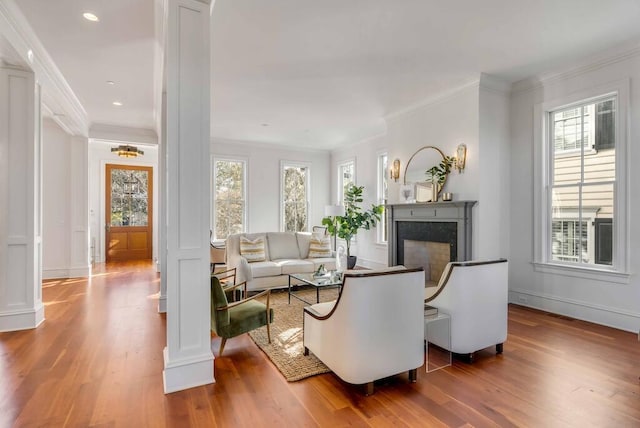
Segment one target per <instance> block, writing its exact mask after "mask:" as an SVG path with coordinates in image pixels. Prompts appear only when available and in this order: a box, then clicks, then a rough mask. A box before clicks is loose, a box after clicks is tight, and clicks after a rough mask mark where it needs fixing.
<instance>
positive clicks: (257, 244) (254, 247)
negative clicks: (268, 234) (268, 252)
mask: <svg viewBox="0 0 640 428" xmlns="http://www.w3.org/2000/svg"><path fill="white" fill-rule="evenodd" d="M240 255H241V256H242V257H244V258H245V259H247V261H248V262H249V263H252V262H263V261H265V259H266V257H265V252H264V237H260V238H256V239H254V240H253V241H252V240H251V239H249V238H246V237H244V236H241V237H240Z"/></svg>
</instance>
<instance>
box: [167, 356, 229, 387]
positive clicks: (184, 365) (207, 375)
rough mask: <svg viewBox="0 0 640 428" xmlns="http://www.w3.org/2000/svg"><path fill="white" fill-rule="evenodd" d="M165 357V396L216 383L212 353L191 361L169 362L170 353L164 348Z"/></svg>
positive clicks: (190, 359)
mask: <svg viewBox="0 0 640 428" xmlns="http://www.w3.org/2000/svg"><path fill="white" fill-rule="evenodd" d="M163 356H164V371H163V372H162V380H163V382H164V393H165V394H170V393H172V392H177V391H182V390H185V389H189V388H195V387H197V386H202V385H208V384H210V383H215V381H216V380H215V379H214V377H213V361H214V358H213V353H211V352H208V353H205V354H204V355H201V356H197V357H193V358H189V359H183V360H179V361H169V353H168V351H167V348H164V351H163Z"/></svg>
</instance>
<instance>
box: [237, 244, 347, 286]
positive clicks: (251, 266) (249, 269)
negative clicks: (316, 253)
mask: <svg viewBox="0 0 640 428" xmlns="http://www.w3.org/2000/svg"><path fill="white" fill-rule="evenodd" d="M242 236H244V237H246V238H247V239H250V240H255V239H257V238H259V237H264V238H265V256H266V260H265V261H260V262H251V263H250V262H248V261H247V259H245V258H244V257H243V256H242V254H240V238H241V237H242ZM311 236H312V234H311V233H307V232H295V233H294V232H265V233H238V234H234V235H230V236H229V237H228V238H227V241H226V264H227V268H237V275H238V281H247V290H249V291H252V290H264V289H270V288H282V287H287V285H288V280H289V275H288V274H290V273H310V272H314V271H316V270H317V269H318V267H320V265H324V266H325V268H326V269H327V270H333V269H335V268H336V259H335V256H334V253H333V252H332V256H331V257H326V258H325V257H322V258H309V244H310V242H311Z"/></svg>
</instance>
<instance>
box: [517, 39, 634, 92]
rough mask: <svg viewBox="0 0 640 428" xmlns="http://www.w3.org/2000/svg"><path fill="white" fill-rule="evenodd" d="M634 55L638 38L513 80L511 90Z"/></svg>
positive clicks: (533, 86) (538, 85)
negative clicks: (577, 60)
mask: <svg viewBox="0 0 640 428" xmlns="http://www.w3.org/2000/svg"><path fill="white" fill-rule="evenodd" d="M636 56H640V41H638V40H634V41H632V42H628V43H624V44H622V45H618V46H617V47H615V48H611V49H607V50H606V51H603V52H600V53H598V54H595V55H591V56H588V57H586V58H585V59H583V60H582V61H580V62H579V63H578V64H575V63H574V64H573V65H571V66H569V67H565V68H563V69H561V70H557V71H553V72H548V73H541V74H538V75H536V76H532V77H528V78H526V79H523V80H520V81H518V82H515V83H514V84H513V92H514V93H519V92H527V91H532V90H535V89H538V88H541V87H544V86H545V85H549V84H552V83H555V82H559V81H562V80H566V79H570V78H572V77H576V76H580V75H581V74H586V73H589V72H591V71H595V70H598V69H600V68H603V67H607V66H609V65H612V64H615V63H618V62H622V61H625V60H627V59H630V58H633V57H636Z"/></svg>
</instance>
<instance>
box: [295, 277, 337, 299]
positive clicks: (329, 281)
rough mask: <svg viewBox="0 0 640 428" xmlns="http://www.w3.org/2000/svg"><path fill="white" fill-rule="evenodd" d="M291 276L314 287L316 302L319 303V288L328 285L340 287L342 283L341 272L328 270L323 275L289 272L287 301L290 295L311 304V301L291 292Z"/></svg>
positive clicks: (327, 286)
mask: <svg viewBox="0 0 640 428" xmlns="http://www.w3.org/2000/svg"><path fill="white" fill-rule="evenodd" d="M291 278H293V279H297V280H298V281H301V282H303V283H304V284H306V285H311V286H313V287H316V303H320V289H321V288H325V287H326V288H329V287H340V286H341V285H342V272H337V271H328V272H326V273H325V274H323V275H316V274H315V273H290V274H289V303H291V296H293V297H295V298H296V299H298V300H300V301H302V302H304V303H306V304H308V305H311V304H312V303H311V302H307V301H306V300H304V299H302V298H301V297H300V296H297V295H295V294H294V293H293V290H292V289H291Z"/></svg>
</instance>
